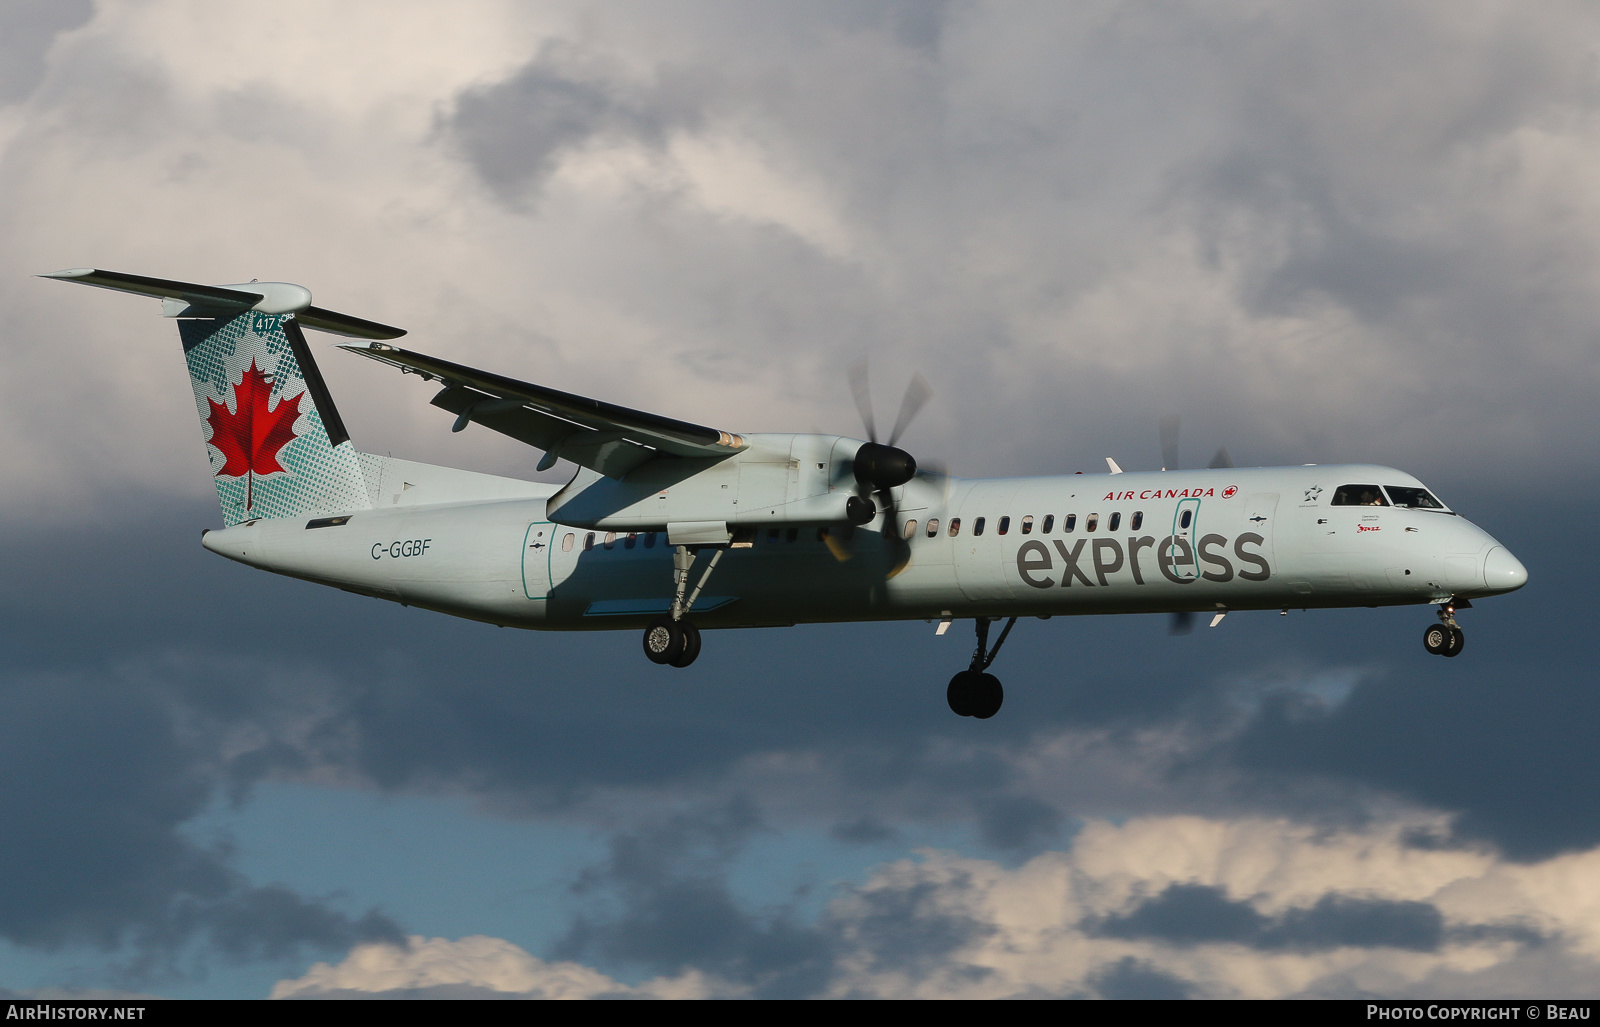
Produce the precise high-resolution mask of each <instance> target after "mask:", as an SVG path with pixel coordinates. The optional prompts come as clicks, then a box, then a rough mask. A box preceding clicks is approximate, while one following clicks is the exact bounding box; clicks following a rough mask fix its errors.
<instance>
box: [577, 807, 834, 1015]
mask: <svg viewBox="0 0 1600 1027" xmlns="http://www.w3.org/2000/svg"><path fill="white" fill-rule="evenodd" d="M759 828H760V824H759V821H758V819H757V817H756V813H755V810H754V809H753V808H752V807H751V806H750V805H749V804H748V803H743V802H734V803H731V804H729V805H727V806H724V807H721V808H718V809H714V810H711V811H705V812H701V813H700V814H699V815H678V816H675V817H671V818H669V819H667V820H665V821H662V822H657V823H655V824H650V825H646V826H644V827H641V828H638V829H635V830H631V831H627V832H624V833H621V834H619V835H617V836H615V837H614V838H613V839H612V840H611V844H610V849H611V852H610V856H609V858H608V859H607V860H606V862H605V863H603V864H601V865H599V866H596V867H592V868H590V869H589V870H587V871H586V872H585V873H584V874H583V875H582V876H581V877H580V878H579V881H578V883H577V885H576V887H577V890H578V891H579V892H580V893H586V894H592V895H598V896H600V897H602V898H603V899H606V900H610V901H612V902H613V903H614V904H615V909H614V911H613V912H611V913H609V914H606V913H601V914H598V915H597V914H585V915H580V916H579V917H578V918H577V919H576V920H575V921H574V923H573V925H572V927H571V929H570V930H569V931H568V933H567V935H566V937H565V938H563V939H562V940H561V942H560V943H558V944H557V946H556V948H555V956H556V958H559V959H585V958H590V959H592V958H599V959H601V960H603V961H605V962H608V963H620V964H623V965H629V966H644V967H648V968H650V969H652V970H656V971H660V972H665V973H677V972H681V971H683V970H687V969H691V968H693V969H699V970H701V971H704V972H710V973H714V974H716V975H718V976H720V977H722V978H724V979H726V980H731V981H738V982H741V983H746V984H749V985H751V986H752V987H753V988H754V989H755V994H757V995H758V996H761V997H768V998H799V997H805V996H808V995H813V994H815V993H817V992H818V990H819V989H820V986H821V985H822V984H823V983H824V982H825V980H826V978H827V974H828V971H829V963H830V962H831V961H830V960H829V959H827V957H828V956H829V955H830V954H831V952H830V949H831V946H830V945H829V939H828V938H827V936H826V934H825V933H824V932H822V931H819V930H818V929H817V928H815V927H813V926H810V925H807V924H805V923H804V922H803V921H802V920H801V919H800V918H799V917H797V916H796V915H795V913H794V911H793V910H792V909H789V908H783V907H778V908H775V909H771V910H764V911H760V910H750V909H747V908H746V907H745V906H744V905H743V904H741V903H740V902H738V901H737V900H736V899H735V898H734V897H733V895H732V893H731V892H730V890H729V887H728V883H727V881H726V876H725V875H726V873H727V870H728V864H729V862H730V861H731V859H732V857H733V856H734V855H735V853H736V852H737V851H738V849H739V847H740V846H741V845H742V843H743V842H744V840H745V839H747V838H748V837H749V835H750V834H751V832H753V831H756V830H759Z"/></svg>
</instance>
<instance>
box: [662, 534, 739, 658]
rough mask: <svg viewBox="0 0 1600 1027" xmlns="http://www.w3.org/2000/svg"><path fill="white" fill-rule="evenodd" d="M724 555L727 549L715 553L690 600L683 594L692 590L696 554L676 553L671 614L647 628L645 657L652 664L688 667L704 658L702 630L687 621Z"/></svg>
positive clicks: (680, 550)
mask: <svg viewBox="0 0 1600 1027" xmlns="http://www.w3.org/2000/svg"><path fill="white" fill-rule="evenodd" d="M697 548H698V547H697ZM722 553H723V548H722V547H720V546H719V547H717V550H716V552H714V553H712V554H711V561H710V562H709V563H707V564H706V569H705V570H704V571H702V572H701V574H700V580H699V581H698V582H697V583H696V584H695V586H694V591H693V592H689V598H688V599H687V600H686V599H684V595H683V594H684V593H685V592H687V591H688V588H689V570H690V569H691V568H692V567H693V566H694V558H695V556H696V552H695V550H692V549H690V548H689V547H688V546H678V547H677V548H676V549H675V550H674V551H673V553H672V584H673V590H672V610H671V615H670V616H666V617H656V618H654V619H652V620H651V621H650V623H649V624H646V625H645V628H644V654H645V656H646V657H648V658H649V660H650V662H651V663H662V664H666V665H667V666H670V667H687V666H688V665H689V664H691V663H693V662H694V661H695V658H696V657H698V656H699V655H700V629H699V628H697V627H695V626H694V624H693V623H691V622H690V621H688V620H686V619H684V618H685V615H686V614H687V613H688V612H689V609H690V607H692V606H694V601H695V600H696V599H699V598H700V590H701V589H703V588H705V587H706V582H707V581H708V580H710V578H711V572H712V571H714V570H716V569H717V561H719V560H721V559H722Z"/></svg>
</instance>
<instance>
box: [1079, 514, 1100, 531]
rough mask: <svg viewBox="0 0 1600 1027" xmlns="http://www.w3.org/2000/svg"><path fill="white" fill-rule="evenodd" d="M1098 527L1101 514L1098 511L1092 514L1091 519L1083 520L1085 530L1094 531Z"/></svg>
mask: <svg viewBox="0 0 1600 1027" xmlns="http://www.w3.org/2000/svg"><path fill="white" fill-rule="evenodd" d="M1098 527H1100V515H1099V514H1097V513H1092V514H1090V515H1089V519H1088V520H1087V521H1084V522H1083V530H1084V531H1093V530H1095V529H1096V528H1098Z"/></svg>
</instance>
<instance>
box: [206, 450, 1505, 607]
mask: <svg viewBox="0 0 1600 1027" xmlns="http://www.w3.org/2000/svg"><path fill="white" fill-rule="evenodd" d="M395 463H396V464H397V465H402V466H403V467H404V468H416V469H418V471H417V473H416V474H414V475H412V477H416V478H418V479H419V480H420V479H423V478H425V477H426V475H427V473H429V472H432V471H437V473H438V474H440V475H444V476H446V478H447V479H448V482H447V484H448V485H449V486H450V487H440V488H437V489H434V490H432V492H431V494H430V490H429V489H428V488H418V489H415V490H412V489H411V487H410V482H399V483H398V484H394V485H392V487H391V486H388V485H386V486H385V490H384V491H385V494H384V496H383V497H381V499H380V502H379V503H378V504H377V506H376V507H375V508H373V509H366V510H357V511H353V512H352V513H351V514H350V515H349V516H348V518H347V519H343V520H342V522H340V523H328V522H330V521H341V519H340V518H309V517H298V518H279V519H263V520H257V521H252V522H247V523H245V524H240V525H236V526H234V527H231V528H228V529H226V530H220V531H211V532H208V533H207V534H206V536H205V545H206V547H207V548H208V549H211V550H213V551H214V552H217V553H220V554H221V555H224V556H227V557H229V558H230V559H234V560H238V561H240V562H242V563H247V564H250V565H251V566H255V567H260V568H263V569H266V570H270V571H274V572H277V573H280V574H287V575H292V576H294V577H299V578H304V579H307V580H310V581H315V582H319V583H322V584H327V585H333V586H336V587H339V588H344V589H347V590H350V591H353V592H359V593H362V594H365V595H372V596H378V597H381V598H386V599H391V600H394V601H396V602H401V603H405V604H407V605H412V606H419V607H424V608H427V609H432V610H438V611H440V612H443V613H449V614H452V615H455V616H460V617H467V618H471V619H474V620H481V621H487V622H490V623H494V624H503V625H507V626H515V627H526V628H542V629H555V630H572V629H580V630H581V629H607V628H637V627H640V626H641V625H643V624H644V623H645V622H646V621H647V620H648V619H649V618H650V617H652V616H656V615H659V614H661V613H663V612H665V611H666V610H667V609H668V607H669V605H670V602H671V598H672V593H673V575H672V553H673V548H672V547H671V546H669V545H668V544H667V539H666V535H665V533H664V532H653V531H639V532H636V533H633V534H632V535H630V534H629V533H627V532H626V531H615V532H608V531H604V530H599V529H598V528H595V527H572V526H567V525H564V524H562V523H559V518H560V517H561V511H560V510H557V512H556V514H555V516H556V517H557V519H558V520H557V521H552V520H549V519H547V516H546V511H547V506H548V503H549V499H550V497H551V496H552V495H555V494H557V493H558V492H559V491H560V489H559V488H558V487H557V486H553V485H547V484H542V483H532V482H519V481H514V480H512V479H503V478H490V477H489V476H486V475H470V474H468V473H467V472H452V471H448V470H446V469H429V468H426V466H425V465H416V464H404V463H403V462H399V461H396V462H395ZM819 466H820V464H819ZM451 476H453V477H451ZM400 477H404V475H403V474H402V475H396V476H395V480H396V481H397V482H398V480H399V478H400ZM473 481H475V482H478V483H480V485H481V487H478V488H477V489H476V493H477V495H476V496H473V493H474V489H473V488H471V487H467V488H465V489H464V490H463V489H462V488H460V487H456V486H459V484H460V482H473ZM1349 483H1370V484H1379V485H1384V486H1416V487H1420V485H1421V483H1420V482H1417V480H1416V479H1415V478H1413V477H1412V476H1410V475H1408V474H1404V473H1403V472H1400V471H1396V470H1394V469H1392V468H1386V467H1377V466H1372V465H1334V466H1306V467H1287V468H1249V469H1225V470H1204V471H1200V470H1196V471H1163V472H1152V473H1126V474H1112V475H1102V474H1096V475H1081V474H1080V475H1070V476H1062V477H1045V478H1001V479H986V480H963V479H955V478H950V479H939V478H932V479H930V478H923V477H919V478H916V479H913V480H912V481H911V482H909V483H908V484H906V485H905V486H902V487H900V488H898V489H895V490H894V491H895V495H896V500H897V505H898V510H897V514H898V516H897V522H896V524H895V525H894V526H893V531H894V533H895V534H896V535H897V536H899V537H906V535H905V533H906V530H907V522H913V523H912V524H911V526H910V535H909V537H908V538H906V541H905V543H904V544H905V545H907V546H909V547H910V549H909V551H910V559H909V562H908V563H905V566H904V568H903V570H901V571H900V572H899V573H897V574H892V575H891V573H890V572H891V570H892V569H893V568H894V567H895V566H896V564H897V562H904V561H903V557H904V554H905V550H904V548H899V547H897V546H896V544H894V543H891V542H889V541H886V540H885V538H884V537H883V535H882V532H881V518H880V519H879V521H878V522H874V524H872V525H869V526H868V527H865V528H858V529H854V530H850V529H842V528H840V527H839V526H837V525H835V526H832V527H828V528H825V529H824V528H821V527H819V526H818V525H816V524H810V525H806V524H792V523H791V524H778V525H775V526H770V527H767V526H762V527H756V528H754V529H753V531H754V538H753V540H752V539H750V530H749V529H747V530H746V531H745V533H744V536H743V539H744V542H745V543H746V544H744V545H736V546H734V547H733V548H731V549H729V550H728V551H727V552H725V553H724V555H723V558H722V559H721V561H720V563H719V564H718V566H717V567H716V569H715V572H714V573H713V575H712V577H711V578H710V580H709V582H708V583H707V585H706V587H705V591H704V593H703V594H702V595H701V597H700V598H699V600H698V601H697V602H696V604H695V606H694V608H693V610H692V611H691V613H690V616H691V617H692V618H693V619H694V620H695V622H696V623H698V624H699V625H701V626H702V627H740V626H760V625H782V624H795V623H806V622H824V621H851V620H895V619H909V618H932V619H941V618H953V617H975V616H980V617H981V616H987V617H997V616H1013V615H1017V616H1020V615H1029V616H1051V615H1065V614H1103V613H1133V612H1161V611H1182V610H1189V611H1204V612H1211V611H1215V610H1250V609H1283V608H1288V607H1294V608H1296V609H1300V608H1312V607H1340V606H1380V605H1395V604H1406V603H1429V602H1440V601H1444V600H1448V599H1451V598H1455V599H1465V598H1474V597H1480V596H1485V595H1491V594H1495V593H1499V592H1506V591H1511V590H1512V589H1515V588H1517V587H1520V586H1521V584H1522V583H1523V582H1524V581H1525V580H1526V572H1525V571H1524V570H1523V569H1522V567H1521V564H1519V563H1518V562H1517V561H1516V558H1515V557H1513V556H1511V554H1510V553H1509V552H1508V551H1506V550H1505V548H1504V547H1503V546H1501V545H1500V544H1499V543H1498V542H1496V541H1495V539H1493V538H1492V537H1490V536H1489V535H1488V534H1487V533H1486V532H1484V531H1483V530H1482V529H1480V528H1478V527H1477V526H1476V525H1474V524H1472V523H1471V522H1469V521H1468V520H1467V519H1466V518H1464V517H1460V516H1458V515H1456V514H1454V513H1450V512H1446V511H1442V510H1424V509H1410V508H1404V507H1397V506H1333V505H1330V501H1331V499H1332V497H1333V495H1334V493H1335V490H1336V489H1337V488H1338V487H1340V486H1343V485H1346V484H1349ZM402 485H403V486H404V488H402V487H401V486H402ZM823 487H824V488H825V489H827V491H835V490H838V491H839V492H840V493H841V495H842V494H844V493H846V492H848V491H849V489H848V482H844V483H835V484H833V485H831V486H830V485H827V484H826V483H825V484H824V486H823ZM391 493H392V498H391ZM665 494H666V493H665V492H663V493H662V495H663V496H665ZM745 494H746V495H748V494H749V492H748V489H747V490H746V493H745ZM463 496H468V497H472V498H463ZM452 500H453V501H452ZM980 519H981V520H982V522H983V528H982V533H981V534H979V533H978V530H977V529H978V524H979V521H980ZM956 521H959V522H960V523H959V527H958V528H957V529H956V530H955V532H954V533H952V530H951V529H952V524H953V523H954V522H956ZM312 525H316V526H312ZM930 526H932V527H931V531H930ZM824 531H825V532H826V533H827V534H828V535H829V536H830V538H829V539H826V540H825V539H824V538H823V537H822V533H823V532H824ZM841 557H845V558H841ZM708 561H709V557H708V556H707V555H705V554H704V553H702V554H701V555H700V557H699V559H698V561H697V564H696V566H695V568H694V570H693V573H692V578H693V579H694V580H698V578H699V576H700V573H701V570H702V569H703V568H704V567H705V565H706V564H707V563H708ZM691 584H693V581H691Z"/></svg>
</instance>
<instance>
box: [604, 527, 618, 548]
mask: <svg viewBox="0 0 1600 1027" xmlns="http://www.w3.org/2000/svg"><path fill="white" fill-rule="evenodd" d="M604 545H605V547H606V548H607V549H615V548H616V547H617V533H616V532H614V531H608V532H606V540H605V542H604Z"/></svg>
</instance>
